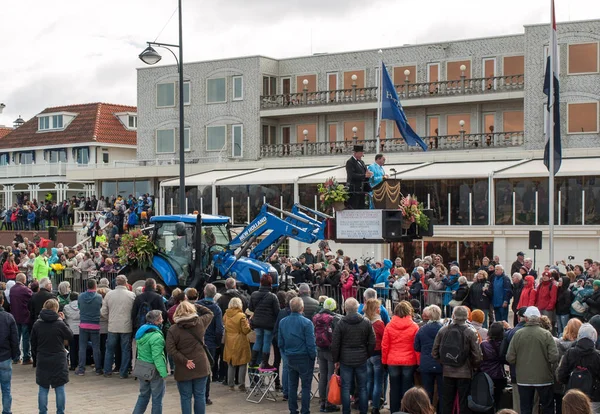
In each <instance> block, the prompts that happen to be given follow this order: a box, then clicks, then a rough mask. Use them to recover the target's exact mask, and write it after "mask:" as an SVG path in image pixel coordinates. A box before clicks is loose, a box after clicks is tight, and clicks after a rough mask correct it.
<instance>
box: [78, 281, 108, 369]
mask: <svg viewBox="0 0 600 414" xmlns="http://www.w3.org/2000/svg"><path fill="white" fill-rule="evenodd" d="M77 305H78V306H79V318H80V320H81V322H80V324H79V366H78V367H77V371H75V374H76V375H85V359H86V358H85V357H86V353H87V352H86V351H87V343H88V341H92V350H93V353H94V366H95V367H96V375H102V373H103V372H102V359H101V355H100V310H101V309H102V296H100V295H99V294H98V293H96V280H95V279H88V281H87V291H86V292H83V293H82V294H80V295H79V299H78V300H77Z"/></svg>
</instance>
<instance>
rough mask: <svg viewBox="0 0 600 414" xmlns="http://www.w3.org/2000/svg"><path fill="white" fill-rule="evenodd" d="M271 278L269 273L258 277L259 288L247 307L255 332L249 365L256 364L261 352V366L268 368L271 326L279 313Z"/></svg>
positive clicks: (271, 334)
mask: <svg viewBox="0 0 600 414" xmlns="http://www.w3.org/2000/svg"><path fill="white" fill-rule="evenodd" d="M272 284H273V279H272V278H271V276H270V275H263V276H262V277H261V278H260V288H258V291H256V292H254V293H252V296H250V304H249V306H248V309H249V310H250V312H253V315H252V319H251V322H250V325H251V326H252V329H254V332H255V333H256V342H255V343H254V347H253V348H252V359H251V361H250V366H256V364H257V360H258V356H259V354H260V353H261V352H262V363H261V368H263V369H270V368H272V367H271V366H270V365H269V356H270V354H271V341H272V339H273V328H274V327H275V321H277V316H278V315H279V310H280V309H279V299H277V296H275V294H274V293H272V292H271V285H272Z"/></svg>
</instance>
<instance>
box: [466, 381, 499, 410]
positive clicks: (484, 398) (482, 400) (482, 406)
mask: <svg viewBox="0 0 600 414" xmlns="http://www.w3.org/2000/svg"><path fill="white" fill-rule="evenodd" d="M468 405H469V409H470V410H471V411H474V412H476V413H485V412H489V411H491V410H492V409H493V408H494V382H493V381H492V379H491V378H490V376H489V375H488V374H486V373H485V372H479V373H477V374H475V376H474V377H473V379H472V380H471V395H469V397H468Z"/></svg>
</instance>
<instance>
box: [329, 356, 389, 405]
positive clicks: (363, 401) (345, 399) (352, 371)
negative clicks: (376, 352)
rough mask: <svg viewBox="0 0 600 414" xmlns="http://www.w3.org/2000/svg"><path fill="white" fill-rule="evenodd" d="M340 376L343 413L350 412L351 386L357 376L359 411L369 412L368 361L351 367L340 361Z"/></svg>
mask: <svg viewBox="0 0 600 414" xmlns="http://www.w3.org/2000/svg"><path fill="white" fill-rule="evenodd" d="M340 377H341V378H342V414H350V386H351V385H352V384H353V383H354V379H355V378H356V382H357V387H358V407H359V412H360V414H367V410H368V408H369V396H368V395H367V363H366V362H365V363H364V364H362V365H359V366H357V367H350V366H348V365H344V364H342V363H340ZM397 411H400V410H397ZM392 412H393V411H392Z"/></svg>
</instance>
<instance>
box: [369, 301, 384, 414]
mask: <svg viewBox="0 0 600 414" xmlns="http://www.w3.org/2000/svg"><path fill="white" fill-rule="evenodd" d="M380 311H381V303H380V302H379V300H377V299H369V300H367V303H366V304H365V317H366V318H367V319H368V320H369V322H371V326H372V327H373V332H375V351H374V352H373V355H371V357H370V358H369V359H368V360H367V393H368V395H369V396H371V401H372V406H373V408H372V411H371V414H379V408H380V404H381V394H382V392H383V367H382V366H381V341H382V340H383V332H384V330H385V325H384V323H383V321H382V320H381V316H380Z"/></svg>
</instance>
